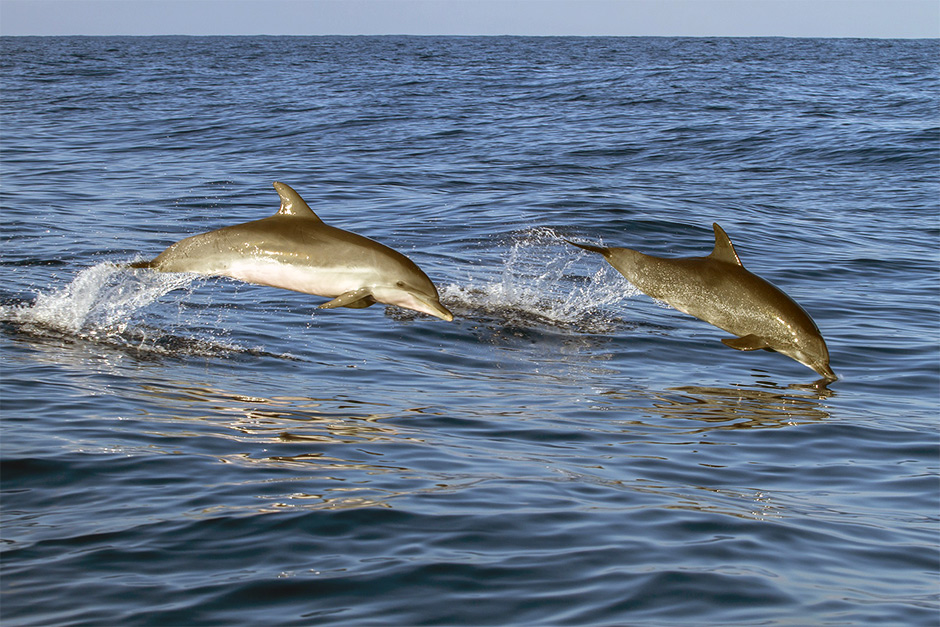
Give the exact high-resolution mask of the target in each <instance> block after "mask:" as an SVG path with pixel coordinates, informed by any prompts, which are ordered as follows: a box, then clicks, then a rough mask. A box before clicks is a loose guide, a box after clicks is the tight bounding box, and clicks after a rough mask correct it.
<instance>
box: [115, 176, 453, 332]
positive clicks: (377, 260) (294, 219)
mask: <svg viewBox="0 0 940 627" xmlns="http://www.w3.org/2000/svg"><path fill="white" fill-rule="evenodd" d="M274 189H276V190H277V193H278V194H279V195H280V197H281V208H280V210H279V211H278V212H277V213H276V214H274V215H273V216H270V217H267V218H262V219H261V220H255V221H253V222H245V223H244V224H236V225H233V226H226V227H224V228H221V229H218V230H215V231H210V232H208V233H201V234H199V235H193V236H192V237H187V238H186V239H183V240H180V241H178V242H176V243H175V244H173V245H172V246H170V247H169V248H167V249H166V250H164V251H163V252H162V253H160V255H158V256H157V257H156V258H155V259H153V260H152V261H142V262H137V263H133V264H131V267H133V268H152V269H154V270H158V271H160V272H193V273H196V274H203V275H208V276H226V277H230V278H233V279H238V280H239V281H245V282H247V283H256V284H259V285H269V286H271V287H280V288H283V289H287V290H293V291H295V292H303V293H305V294H314V295H316V296H323V297H326V298H331V299H332V300H330V301H329V302H327V303H323V304H322V305H320V308H321V309H331V308H333V307H352V308H360V307H368V306H369V305H373V304H375V303H385V304H388V305H396V306H398V307H404V308H405V309H412V310H414V311H420V312H422V313H426V314H430V315H432V316H437V317H438V318H441V319H443V320H447V321H450V320H453V319H454V315H453V314H452V313H451V312H450V311H448V310H447V308H446V307H444V306H443V305H442V304H441V301H440V297H439V296H438V293H437V288H435V287H434V284H433V283H432V282H431V280H430V279H429V278H428V276H427V275H426V274H425V273H424V272H422V271H421V269H420V268H419V267H418V266H417V265H415V263H414V262H413V261H411V260H410V259H408V258H407V257H405V256H404V255H402V254H401V253H399V252H397V251H395V250H392V249H391V248H389V247H387V246H384V245H382V244H379V243H378V242H375V241H373V240H371V239H368V238H366V237H363V236H361V235H357V234H355V233H350V232H349V231H344V230H342V229H338V228H336V227H334V226H329V225H328V224H325V223H324V222H323V220H321V219H320V218H319V217H317V215H316V214H315V213H314V212H313V210H311V209H310V207H308V206H307V203H306V202H304V199H303V198H301V197H300V194H298V193H297V192H295V191H294V190H293V189H291V188H290V186H288V185H285V184H284V183H274Z"/></svg>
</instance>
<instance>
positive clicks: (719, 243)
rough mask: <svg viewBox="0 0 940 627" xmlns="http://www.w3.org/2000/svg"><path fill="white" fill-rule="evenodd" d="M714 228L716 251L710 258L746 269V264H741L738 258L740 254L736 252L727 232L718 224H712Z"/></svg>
mask: <svg viewBox="0 0 940 627" xmlns="http://www.w3.org/2000/svg"><path fill="white" fill-rule="evenodd" d="M712 228H713V229H715V250H713V251H712V254H710V255H709V257H711V258H712V259H715V260H717V261H724V262H725V263H733V264H734V265H736V266H741V267H744V264H743V263H741V259H740V258H739V257H738V253H736V252H735V250H734V244H732V243H731V238H730V237H728V234H727V233H725V230H724V229H723V228H721V227H720V226H718V223H717V222H716V223H714V224H712Z"/></svg>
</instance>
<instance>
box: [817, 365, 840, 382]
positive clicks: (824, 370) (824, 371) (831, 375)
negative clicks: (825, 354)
mask: <svg viewBox="0 0 940 627" xmlns="http://www.w3.org/2000/svg"><path fill="white" fill-rule="evenodd" d="M813 370H815V371H816V372H818V373H819V374H821V375H822V376H824V377H825V378H827V379H829V380H830V381H835V380H836V379H838V378H839V377H837V376H836V373H835V372H833V371H832V368H830V367H829V364H824V365H822V366H820V367H818V368H813Z"/></svg>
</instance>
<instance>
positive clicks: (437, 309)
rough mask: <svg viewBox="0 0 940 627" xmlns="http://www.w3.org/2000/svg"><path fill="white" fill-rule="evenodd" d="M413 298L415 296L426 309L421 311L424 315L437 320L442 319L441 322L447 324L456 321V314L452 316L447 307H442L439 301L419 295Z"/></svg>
mask: <svg viewBox="0 0 940 627" xmlns="http://www.w3.org/2000/svg"><path fill="white" fill-rule="evenodd" d="M412 296H414V298H415V300H417V301H418V302H419V303H421V304H422V305H424V308H423V309H421V310H420V311H423V312H424V313H426V314H429V315H431V316H435V317H436V318H440V319H441V320H446V321H447V322H450V321H451V320H453V319H454V314H452V313H451V312H450V310H448V309H447V307H445V306H444V305H442V304H441V301H439V300H438V299H436V298H428V297H425V296H421V295H418V294H412Z"/></svg>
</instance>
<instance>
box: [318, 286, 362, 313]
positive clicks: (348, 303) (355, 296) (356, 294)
mask: <svg viewBox="0 0 940 627" xmlns="http://www.w3.org/2000/svg"><path fill="white" fill-rule="evenodd" d="M374 304H375V299H374V298H372V290H370V289H369V288H367V287H361V288H359V289H358V290H353V291H351V292H346V293H345V294H340V295H339V296H337V297H336V298H334V299H333V300H331V301H329V302H327V303H323V304H322V305H320V306H319V307H318V309H333V308H335V307H349V308H350V309H362V308H363V307H368V306H370V305H374Z"/></svg>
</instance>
